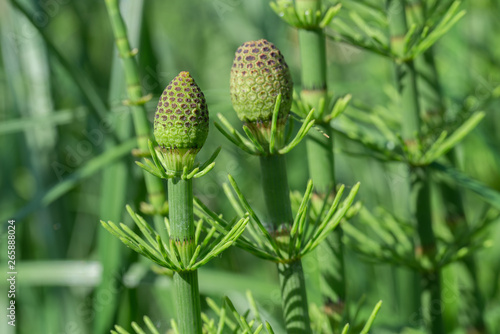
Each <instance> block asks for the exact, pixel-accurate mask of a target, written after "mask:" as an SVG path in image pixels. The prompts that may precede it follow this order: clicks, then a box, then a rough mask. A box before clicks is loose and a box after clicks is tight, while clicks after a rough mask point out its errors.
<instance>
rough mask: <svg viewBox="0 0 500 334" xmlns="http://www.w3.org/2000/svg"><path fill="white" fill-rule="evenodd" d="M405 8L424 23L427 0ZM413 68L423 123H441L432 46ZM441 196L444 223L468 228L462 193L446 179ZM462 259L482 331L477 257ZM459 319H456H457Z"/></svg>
mask: <svg viewBox="0 0 500 334" xmlns="http://www.w3.org/2000/svg"><path fill="white" fill-rule="evenodd" d="M407 12H408V13H410V15H411V17H412V18H413V21H414V23H416V24H419V25H423V24H425V20H426V18H427V17H428V14H429V13H428V9H427V3H426V1H421V0H416V1H414V3H413V4H411V6H408V7H407ZM415 68H416V71H417V73H418V81H417V84H418V89H419V91H420V92H421V94H419V95H420V97H421V99H420V102H421V106H422V110H423V115H424V119H425V121H426V123H429V125H430V126H434V127H439V126H442V124H443V122H444V117H445V111H446V107H445V104H444V98H443V92H442V89H441V84H440V81H439V74H438V71H437V67H436V61H435V54H434V48H432V47H431V48H429V49H428V50H427V51H426V52H425V53H424V54H423V56H422V57H419V58H417V59H415ZM447 158H448V161H450V162H451V164H452V165H454V166H457V165H458V163H459V162H458V159H457V155H456V149H453V150H451V151H450V152H449V153H448V154H447ZM439 186H440V192H441V196H442V197H443V206H444V213H445V217H444V219H445V223H446V225H447V226H448V227H449V228H450V231H451V232H452V233H453V234H454V235H456V233H457V227H458V226H460V225H463V226H464V227H465V228H467V220H466V217H465V209H464V206H463V202H462V196H461V193H460V192H459V191H458V190H457V189H456V188H452V187H450V186H449V185H448V184H447V183H445V182H442V183H441V184H440V185H439ZM463 262H464V264H465V266H466V268H467V270H468V271H469V273H470V275H471V278H472V282H473V294H474V299H475V303H474V304H475V306H476V307H477V308H478V310H477V312H471V313H472V315H473V320H472V323H473V326H474V330H475V331H476V332H477V333H484V331H485V322H484V319H483V314H484V307H485V306H484V301H483V297H482V295H481V290H480V288H479V282H478V280H477V274H476V267H477V265H476V260H475V258H474V255H469V256H467V257H465V258H464V259H463ZM456 321H458V320H456Z"/></svg>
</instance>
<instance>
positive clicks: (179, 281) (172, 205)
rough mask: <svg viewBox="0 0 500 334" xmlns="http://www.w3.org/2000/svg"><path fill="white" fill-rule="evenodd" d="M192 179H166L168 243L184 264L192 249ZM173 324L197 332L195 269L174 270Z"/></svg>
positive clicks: (193, 237) (200, 324)
mask: <svg viewBox="0 0 500 334" xmlns="http://www.w3.org/2000/svg"><path fill="white" fill-rule="evenodd" d="M192 182H193V181H192V180H182V179H180V178H171V179H169V180H168V200H169V221H170V233H171V234H170V242H173V243H175V244H176V246H177V248H178V250H179V255H180V258H181V261H182V262H183V263H184V265H187V264H188V263H189V261H190V260H191V257H192V256H193V252H194V249H195V244H194V239H195V228H194V219H193V183H192ZM174 289H175V300H176V304H177V305H176V306H177V325H178V326H179V331H180V333H193V334H199V333H201V328H202V322H201V307H200V293H199V288H198V272H197V271H196V270H193V271H183V272H177V273H174Z"/></svg>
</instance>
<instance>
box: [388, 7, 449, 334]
mask: <svg viewBox="0 0 500 334" xmlns="http://www.w3.org/2000/svg"><path fill="white" fill-rule="evenodd" d="M388 3H389V6H388V15H389V28H390V31H391V46H392V49H393V51H394V52H395V53H396V54H397V55H400V56H402V55H403V54H404V50H403V43H404V42H403V41H404V36H405V34H406V32H407V21H406V11H405V9H406V1H405V0H389V2H388ZM396 74H397V77H398V86H399V87H398V88H399V91H400V94H401V108H402V114H403V122H402V129H401V130H402V136H403V138H404V139H405V141H406V144H407V146H408V148H409V149H410V151H411V150H412V149H417V147H416V140H415V139H416V136H418V134H419V130H420V104H419V96H418V88H417V73H416V71H415V66H414V63H413V60H411V59H399V60H398V62H397V64H396ZM410 177H411V198H410V200H411V203H412V208H411V213H412V214H413V215H414V217H415V219H416V221H417V232H418V237H419V239H420V251H421V253H422V256H423V257H424V258H428V259H429V261H430V262H431V263H432V264H434V263H435V254H436V239H435V236H434V231H433V228H432V214H431V202H430V184H429V173H428V171H427V170H426V169H424V168H415V167H413V168H411V170H410ZM421 282H422V284H421V285H422V287H423V289H424V290H423V291H425V290H428V291H429V292H430V295H431V299H430V305H429V310H430V312H431V332H432V333H433V334H438V333H440V334H442V333H444V326H443V317H442V308H441V285H440V284H441V283H440V270H439V269H438V268H431V269H430V270H429V271H426V272H423V273H421Z"/></svg>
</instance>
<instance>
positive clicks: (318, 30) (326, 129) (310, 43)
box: [271, 0, 351, 323]
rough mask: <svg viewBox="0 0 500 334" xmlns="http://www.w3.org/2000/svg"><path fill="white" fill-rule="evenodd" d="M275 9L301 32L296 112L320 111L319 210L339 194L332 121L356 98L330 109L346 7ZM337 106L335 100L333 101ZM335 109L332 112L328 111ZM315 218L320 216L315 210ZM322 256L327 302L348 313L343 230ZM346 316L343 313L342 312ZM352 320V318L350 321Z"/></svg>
mask: <svg viewBox="0 0 500 334" xmlns="http://www.w3.org/2000/svg"><path fill="white" fill-rule="evenodd" d="M271 6H272V8H273V9H274V11H275V12H276V13H277V14H278V15H279V16H280V17H282V18H283V20H284V21H285V22H287V23H288V24H289V25H291V26H293V27H295V28H297V29H298V35H299V48H300V55H301V79H302V87H301V93H300V97H299V96H297V97H296V108H295V110H296V112H297V113H298V114H299V115H301V116H302V117H305V115H306V114H307V111H308V110H310V109H311V108H314V109H315V113H314V115H313V119H314V120H315V128H313V130H312V131H310V132H309V135H308V136H307V138H306V143H307V160H308V167H309V176H310V177H311V179H312V180H313V181H314V184H315V185H316V189H315V196H314V198H315V201H316V202H317V205H316V207H321V205H322V202H324V201H325V200H327V201H331V200H332V199H333V197H334V196H333V194H334V192H335V165H334V154H333V129H332V127H331V126H330V122H331V121H332V120H333V119H334V118H335V117H337V116H339V115H340V114H341V113H342V112H343V111H344V110H345V109H346V107H347V104H348V103H349V101H350V99H351V96H350V95H347V96H345V97H341V98H339V99H338V100H337V101H335V103H334V104H333V106H330V100H331V99H330V94H329V92H328V85H327V62H326V37H325V33H324V28H325V27H326V26H327V25H328V24H329V23H330V22H331V21H332V19H333V18H334V17H335V16H336V15H337V14H338V12H339V10H340V9H341V4H338V5H336V6H330V5H328V6H326V9H324V8H322V1H321V0H312V1H311V0H295V1H289V2H272V3H271ZM331 102H332V103H333V102H334V101H333V100H332V101H331ZM327 108H331V109H330V112H329V113H326V112H325V111H326V110H327ZM313 214H314V212H313ZM320 254H321V262H322V265H321V266H318V267H319V268H320V269H319V271H320V272H321V291H322V294H323V295H324V296H326V297H327V300H325V301H324V303H335V304H336V307H334V308H333V309H341V310H342V309H343V308H344V304H345V302H346V300H347V298H346V286H345V281H346V280H345V268H344V250H343V243H342V228H341V227H340V226H339V228H337V229H336V230H335V231H334V233H333V234H331V235H330V236H328V238H327V240H326V241H325V242H324V243H322V244H321V246H320V249H319V250H318V253H317V254H316V256H317V257H318V262H319V255H320ZM338 313H339V314H340V315H341V314H342V313H344V312H343V311H340V312H338ZM339 314H332V317H331V319H330V320H333V321H335V322H337V323H338V322H339V320H340V319H339V318H340V317H339ZM346 318H347V319H348V318H349V317H348V316H347V317H346Z"/></svg>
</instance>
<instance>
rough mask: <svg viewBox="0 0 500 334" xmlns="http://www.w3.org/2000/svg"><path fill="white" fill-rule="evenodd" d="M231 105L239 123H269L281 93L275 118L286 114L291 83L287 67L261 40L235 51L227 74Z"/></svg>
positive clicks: (289, 105) (289, 100)
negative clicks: (229, 74)
mask: <svg viewBox="0 0 500 334" xmlns="http://www.w3.org/2000/svg"><path fill="white" fill-rule="evenodd" d="M230 88H231V101H232V103H233V108H234V110H235V111H236V113H237V114H238V117H239V119H240V120H242V121H244V122H258V121H261V122H262V121H269V120H271V119H272V116H273V110H274V104H275V102H276V99H277V97H278V95H279V94H280V93H281V105H280V110H279V114H278V118H279V119H282V118H283V117H286V116H287V115H288V113H289V112H290V108H291V105H292V95H293V92H292V91H293V82H292V77H291V75H290V70H289V69H288V65H287V64H286V62H285V59H284V58H283V55H282V54H281V52H280V51H279V50H278V49H277V48H276V46H274V44H273V43H271V42H268V41H266V40H265V39H261V40H258V41H251V42H246V43H244V44H243V45H242V46H240V47H239V48H238V50H236V54H235V56H234V61H233V68H232V70H231V83H230Z"/></svg>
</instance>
